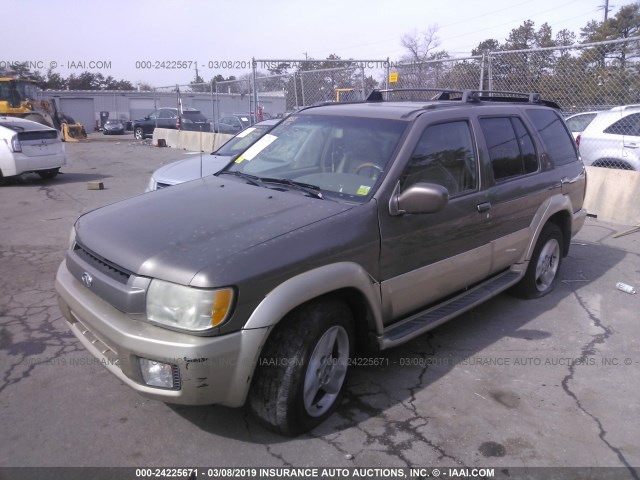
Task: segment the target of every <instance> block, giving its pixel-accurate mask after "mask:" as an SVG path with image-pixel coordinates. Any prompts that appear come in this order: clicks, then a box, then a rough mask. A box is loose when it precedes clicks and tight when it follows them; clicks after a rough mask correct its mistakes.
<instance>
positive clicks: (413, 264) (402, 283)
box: [379, 120, 492, 324]
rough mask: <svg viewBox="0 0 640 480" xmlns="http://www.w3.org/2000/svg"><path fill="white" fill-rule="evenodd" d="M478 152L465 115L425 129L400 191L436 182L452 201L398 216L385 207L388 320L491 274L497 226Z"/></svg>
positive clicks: (383, 267) (384, 276)
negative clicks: (493, 225)
mask: <svg viewBox="0 0 640 480" xmlns="http://www.w3.org/2000/svg"><path fill="white" fill-rule="evenodd" d="M478 172H479V168H478V154H477V151H476V148H475V142H474V137H473V133H472V129H471V125H470V123H469V122H468V121H466V120H460V121H454V122H443V123H438V124H432V125H428V126H426V128H425V129H424V130H423V133H422V134H421V136H420V139H419V140H418V142H417V145H416V147H415V149H414V151H413V154H412V155H411V158H410V159H409V162H408V163H407V165H406V167H405V169H404V171H403V173H402V174H401V176H400V178H399V179H398V182H399V191H404V190H406V189H407V188H409V187H410V186H411V185H414V184H416V183H435V184H439V185H443V186H444V187H446V188H447V190H448V191H449V201H448V203H447V204H446V205H445V206H444V208H443V209H442V210H440V211H438V212H435V213H424V214H403V215H393V214H391V213H390V209H389V205H388V204H386V205H384V204H382V202H381V205H380V207H379V216H380V231H381V259H380V274H381V280H382V281H381V290H382V303H383V309H384V310H383V311H384V317H385V318H384V320H385V323H387V324H389V323H392V322H393V320H395V319H399V318H401V317H404V316H406V315H408V314H410V313H413V312H416V311H419V310H421V309H422V308H423V307H424V306H426V305H428V304H430V303H432V302H434V301H436V300H438V299H442V298H443V297H446V296H447V295H450V294H452V293H454V292H456V291H458V290H461V289H463V288H465V287H467V286H469V285H472V284H474V283H476V282H478V281H480V280H482V279H483V278H485V277H486V276H487V275H488V274H489V272H490V269H491V261H492V258H491V257H492V253H491V244H490V242H491V239H492V238H491V233H490V232H491V229H490V228H489V224H490V215H489V213H490V212H489V209H490V205H489V204H488V202H487V198H486V193H485V192H484V191H482V190H481V189H480V178H479V173H478Z"/></svg>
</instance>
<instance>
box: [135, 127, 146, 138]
mask: <svg viewBox="0 0 640 480" xmlns="http://www.w3.org/2000/svg"><path fill="white" fill-rule="evenodd" d="M133 137H134V138H135V139H136V140H144V132H143V131H142V128H141V127H136V128H135V129H134V130H133Z"/></svg>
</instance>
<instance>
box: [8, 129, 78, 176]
mask: <svg viewBox="0 0 640 480" xmlns="http://www.w3.org/2000/svg"><path fill="white" fill-rule="evenodd" d="M66 163H67V157H66V155H65V152H64V145H63V144H62V141H61V139H60V135H59V134H58V131H57V130H55V129H54V128H51V127H48V126H46V125H42V124H40V123H36V122H32V121H31V120H25V119H23V118H17V117H0V178H2V177H13V176H15V175H21V174H23V173H28V172H35V173H37V174H38V175H40V176H41V177H42V178H53V177H55V176H56V175H57V174H58V172H59V171H60V167H62V166H64V165H66Z"/></svg>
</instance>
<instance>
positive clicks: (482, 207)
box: [478, 202, 491, 213]
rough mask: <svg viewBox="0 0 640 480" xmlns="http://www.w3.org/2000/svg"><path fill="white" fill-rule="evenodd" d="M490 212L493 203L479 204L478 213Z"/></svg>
mask: <svg viewBox="0 0 640 480" xmlns="http://www.w3.org/2000/svg"><path fill="white" fill-rule="evenodd" d="M488 210H491V203H489V202H484V203H479V204H478V213H482V212H486V211H488Z"/></svg>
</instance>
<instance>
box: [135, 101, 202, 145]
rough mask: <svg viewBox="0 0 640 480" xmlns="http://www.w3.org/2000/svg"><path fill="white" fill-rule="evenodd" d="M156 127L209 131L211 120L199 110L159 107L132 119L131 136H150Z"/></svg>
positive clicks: (137, 137) (140, 138) (140, 137)
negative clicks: (180, 110)
mask: <svg viewBox="0 0 640 480" xmlns="http://www.w3.org/2000/svg"><path fill="white" fill-rule="evenodd" d="M156 127H157V128H170V129H174V130H188V131H192V132H211V122H209V120H207V117H205V116H204V115H203V114H202V113H200V111H199V110H194V109H185V110H183V112H182V114H181V113H180V112H179V111H178V109H177V108H160V109H158V110H156V111H154V112H151V113H150V114H149V115H147V116H146V117H144V118H142V119H139V120H134V121H133V136H134V137H135V138H136V139H137V140H142V139H143V138H145V137H150V136H152V135H153V131H154V130H155V129H156Z"/></svg>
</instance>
